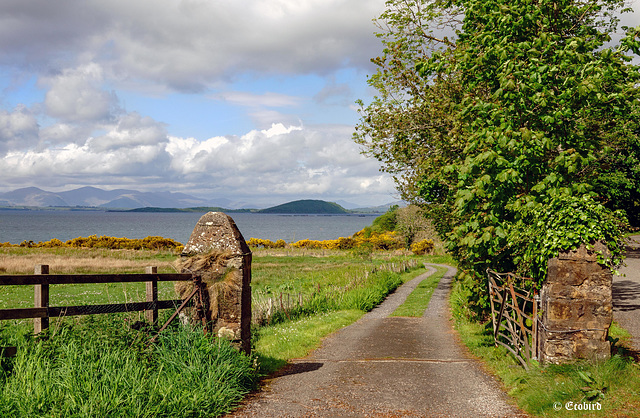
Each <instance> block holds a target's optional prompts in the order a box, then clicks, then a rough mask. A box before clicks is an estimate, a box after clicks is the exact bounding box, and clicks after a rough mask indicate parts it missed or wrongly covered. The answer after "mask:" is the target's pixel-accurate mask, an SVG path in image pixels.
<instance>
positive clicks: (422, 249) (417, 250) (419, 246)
mask: <svg viewBox="0 0 640 418" xmlns="http://www.w3.org/2000/svg"><path fill="white" fill-rule="evenodd" d="M433 248H434V244H433V241H432V240H430V239H423V240H422V241H418V242H414V243H413V244H411V251H412V252H413V253H414V254H416V255H424V254H429V253H431V251H433Z"/></svg>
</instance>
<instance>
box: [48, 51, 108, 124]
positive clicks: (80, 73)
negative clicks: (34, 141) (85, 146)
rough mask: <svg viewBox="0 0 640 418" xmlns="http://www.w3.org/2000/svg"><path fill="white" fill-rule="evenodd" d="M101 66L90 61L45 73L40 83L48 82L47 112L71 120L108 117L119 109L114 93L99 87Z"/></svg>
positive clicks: (82, 120) (101, 79) (64, 119)
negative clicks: (51, 73)
mask: <svg viewBox="0 0 640 418" xmlns="http://www.w3.org/2000/svg"><path fill="white" fill-rule="evenodd" d="M103 81H104V78H103V73H102V68H101V67H100V66H99V65H97V64H95V63H90V64H87V65H83V66H80V67H79V68H77V69H67V70H65V71H63V72H62V74H59V75H56V76H50V77H44V78H43V79H42V80H41V81H40V83H41V84H43V85H50V86H51V87H50V89H49V91H47V93H46V95H45V100H44V105H45V111H46V112H47V114H48V115H49V116H52V117H55V118H58V119H61V120H63V121H70V122H99V121H107V120H110V119H112V118H113V117H114V115H115V113H117V112H118V110H119V107H118V98H117V97H116V95H115V93H113V92H107V91H105V90H103V89H102V87H101V84H102V82H103Z"/></svg>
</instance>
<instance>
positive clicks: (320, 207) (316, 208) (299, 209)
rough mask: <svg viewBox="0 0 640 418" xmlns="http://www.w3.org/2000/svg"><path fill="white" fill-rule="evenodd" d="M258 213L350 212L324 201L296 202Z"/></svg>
mask: <svg viewBox="0 0 640 418" xmlns="http://www.w3.org/2000/svg"><path fill="white" fill-rule="evenodd" d="M258 213H291V214H347V213H350V212H349V211H348V210H346V209H345V208H343V207H342V206H340V205H339V204H337V203H333V202H325V201H324V200H296V201H294V202H289V203H285V204H282V205H278V206H273V207H271V208H267V209H262V210H259V211H258Z"/></svg>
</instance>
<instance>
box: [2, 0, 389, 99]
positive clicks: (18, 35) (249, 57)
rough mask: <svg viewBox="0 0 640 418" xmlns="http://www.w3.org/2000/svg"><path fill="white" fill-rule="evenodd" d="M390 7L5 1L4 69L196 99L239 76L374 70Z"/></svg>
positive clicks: (332, 2)
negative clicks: (81, 68) (154, 87)
mask: <svg viewBox="0 0 640 418" xmlns="http://www.w3.org/2000/svg"><path fill="white" fill-rule="evenodd" d="M383 6H384V1H383V0H286V1H285V0H281V1H276V0H247V1H242V2H239V1H236V0H215V1H211V0H182V1H178V0H172V1H166V2H163V3H162V4H161V5H160V4H158V2H157V1H155V0H138V1H135V2H131V1H129V0H111V1H109V2H105V1H103V0H87V1H79V0H61V1H56V2H51V1H49V0H35V1H28V2H25V1H21V0H8V1H4V2H2V4H1V5H0V16H3V20H2V21H3V25H0V28H2V29H0V39H4V41H0V47H2V48H3V52H4V58H3V59H2V60H0V62H4V63H5V64H6V63H12V64H13V65H15V63H16V62H19V63H22V64H21V65H29V66H30V65H42V64H45V65H47V66H49V65H53V66H54V67H53V68H66V67H70V66H71V67H73V66H75V65H76V64H74V63H77V60H78V59H81V60H84V61H83V62H85V63H86V62H95V63H98V64H100V65H102V66H103V67H104V68H107V67H108V68H109V71H110V74H111V76H113V77H116V78H120V79H122V80H123V81H126V80H129V81H130V80H132V79H133V80H135V79H139V80H154V81H155V82H157V83H161V84H166V85H169V86H171V87H173V88H175V89H178V90H182V91H196V90H200V89H202V88H203V87H204V86H207V85H211V84H212V83H216V82H217V81H218V80H219V79H220V78H227V79H231V78H234V77H236V76H237V75H238V74H247V73H249V74H251V73H254V74H256V73H261V74H265V73H272V74H274V73H278V74H281V73H285V74H286V73H288V74H308V73H314V74H327V73H329V72H332V71H333V70H334V69H335V68H337V67H346V66H349V67H359V68H370V67H369V66H370V64H369V59H370V58H371V57H372V56H373V55H374V54H376V53H377V51H378V49H379V43H378V41H377V40H376V39H375V37H373V36H372V33H373V30H374V27H373V25H372V23H371V19H372V18H373V17H375V16H378V15H379V14H380V12H381V11H382V10H383Z"/></svg>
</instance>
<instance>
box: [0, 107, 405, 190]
mask: <svg viewBox="0 0 640 418" xmlns="http://www.w3.org/2000/svg"><path fill="white" fill-rule="evenodd" d="M350 132H351V128H350V127H348V126H333V127H313V128H306V127H302V126H285V125H282V124H274V125H273V126H272V127H271V128H269V129H265V130H261V131H257V130H254V131H250V132H248V133H246V134H245V135H242V136H229V137H214V138H210V139H208V140H206V141H202V142H201V141H197V140H195V139H193V138H178V137H167V136H166V134H165V133H164V132H163V131H162V129H161V126H159V125H158V124H157V122H155V121H153V120H151V119H150V118H142V117H140V116H139V115H135V114H132V115H127V116H126V117H124V118H123V119H122V120H121V121H120V123H118V124H114V125H113V126H112V127H111V130H110V131H109V132H107V133H106V134H105V135H103V136H102V137H100V138H89V139H87V140H86V142H85V143H84V144H72V143H71V144H67V145H66V146H64V147H59V148H57V149H45V150H24V151H13V152H11V153H9V154H8V155H7V156H6V157H5V158H4V159H2V160H0V173H2V174H0V181H1V182H4V183H5V184H17V183H19V182H20V181H21V179H23V178H25V177H29V176H42V177H43V181H44V182H45V183H47V184H43V186H46V185H49V186H51V187H53V186H58V185H60V184H65V183H71V184H76V185H78V184H90V185H95V186H104V187H117V186H118V185H119V184H120V183H119V182H123V181H129V182H131V181H133V182H135V184H136V187H137V188H139V189H143V190H144V189H154V188H156V187H157V185H158V184H161V183H162V182H167V183H171V184H172V185H175V184H178V183H184V184H190V185H193V188H192V190H189V191H190V192H193V193H196V194H199V195H207V194H211V193H212V192H213V191H215V193H216V194H217V195H218V196H220V195H224V196H226V197H229V198H237V197H240V196H242V197H243V198H244V197H247V196H258V195H261V194H262V195H268V196H270V197H271V198H272V199H273V200H280V201H284V200H286V199H288V198H291V199H293V198H304V197H307V198H308V197H309V196H311V195H313V196H328V197H329V196H331V198H348V197H350V196H363V195H364V196H366V195H369V196H372V195H383V196H388V195H390V193H391V192H392V190H393V184H392V181H391V180H390V179H389V178H387V177H385V176H381V175H380V174H379V173H378V166H377V164H376V163H375V162H374V161H371V160H368V159H365V158H364V157H363V156H362V155H361V154H360V153H359V151H358V148H357V146H356V145H355V144H354V143H352V142H351V141H350V140H349V136H350ZM51 173H53V174H54V175H53V176H52V175H51ZM172 189H174V190H175V188H174V187H172ZM278 197H279V198H278Z"/></svg>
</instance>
